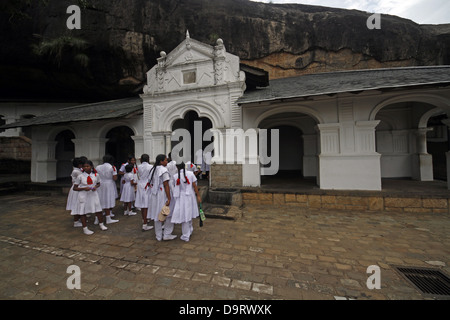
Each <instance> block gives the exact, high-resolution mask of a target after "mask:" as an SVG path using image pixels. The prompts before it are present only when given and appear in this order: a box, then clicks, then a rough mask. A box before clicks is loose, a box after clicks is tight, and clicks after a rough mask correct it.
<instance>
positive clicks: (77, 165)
mask: <svg viewBox="0 0 450 320" xmlns="http://www.w3.org/2000/svg"><path fill="white" fill-rule="evenodd" d="M72 165H73V170H72V173H71V175H70V176H71V178H72V186H71V187H70V190H69V194H68V196H67V204H66V210H69V211H72V210H73V207H74V206H75V205H76V204H77V197H78V192H76V191H73V185H74V184H75V181H76V180H77V178H78V176H79V175H80V174H82V173H83V171H82V167H83V161H81V159H80V158H75V159H73V161H72ZM73 226H74V227H82V226H83V225H82V224H81V222H80V220H79V216H76V215H74V221H73Z"/></svg>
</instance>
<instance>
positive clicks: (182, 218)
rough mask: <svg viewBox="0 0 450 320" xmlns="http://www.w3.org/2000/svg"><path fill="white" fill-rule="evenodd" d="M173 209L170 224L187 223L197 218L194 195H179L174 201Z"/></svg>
mask: <svg viewBox="0 0 450 320" xmlns="http://www.w3.org/2000/svg"><path fill="white" fill-rule="evenodd" d="M174 200H175V201H174V203H175V204H174V207H173V211H172V223H184V222H189V221H191V220H192V219H194V218H197V217H198V216H199V213H198V206H197V197H196V196H195V194H189V195H186V194H180V196H179V197H178V198H175V199H174Z"/></svg>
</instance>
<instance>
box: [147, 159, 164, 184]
mask: <svg viewBox="0 0 450 320" xmlns="http://www.w3.org/2000/svg"><path fill="white" fill-rule="evenodd" d="M165 158H166V155H165V154H158V156H156V160H155V165H154V166H153V168H152V169H151V170H150V172H151V173H152V176H151V177H150V180H149V181H150V184H152V182H153V176H154V174H155V171H156V167H157V166H160V165H161V162H162V161H164V159H165Z"/></svg>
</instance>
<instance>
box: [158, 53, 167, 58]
mask: <svg viewBox="0 0 450 320" xmlns="http://www.w3.org/2000/svg"><path fill="white" fill-rule="evenodd" d="M159 54H160V55H161V58H165V57H166V55H167V54H166V52H165V51H161V52H160V53H159Z"/></svg>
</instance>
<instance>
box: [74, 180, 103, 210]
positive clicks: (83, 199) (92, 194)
mask: <svg viewBox="0 0 450 320" xmlns="http://www.w3.org/2000/svg"><path fill="white" fill-rule="evenodd" d="M88 177H91V180H92V183H88ZM100 180H101V179H100V176H99V175H98V174H95V173H92V172H91V173H90V174H87V173H86V172H83V173H82V174H80V175H79V176H78V177H77V180H76V181H75V184H76V185H78V187H79V188H85V187H94V186H95V185H96V184H97V183H99V182H100ZM100 185H101V184H100ZM99 190H100V188H99ZM75 192H77V193H78V197H77V202H76V205H75V206H74V208H73V210H72V212H71V214H72V215H78V214H79V215H84V214H87V213H97V212H101V211H102V206H101V205H100V199H99V197H98V192H97V190H95V191H92V190H91V191H75Z"/></svg>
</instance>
